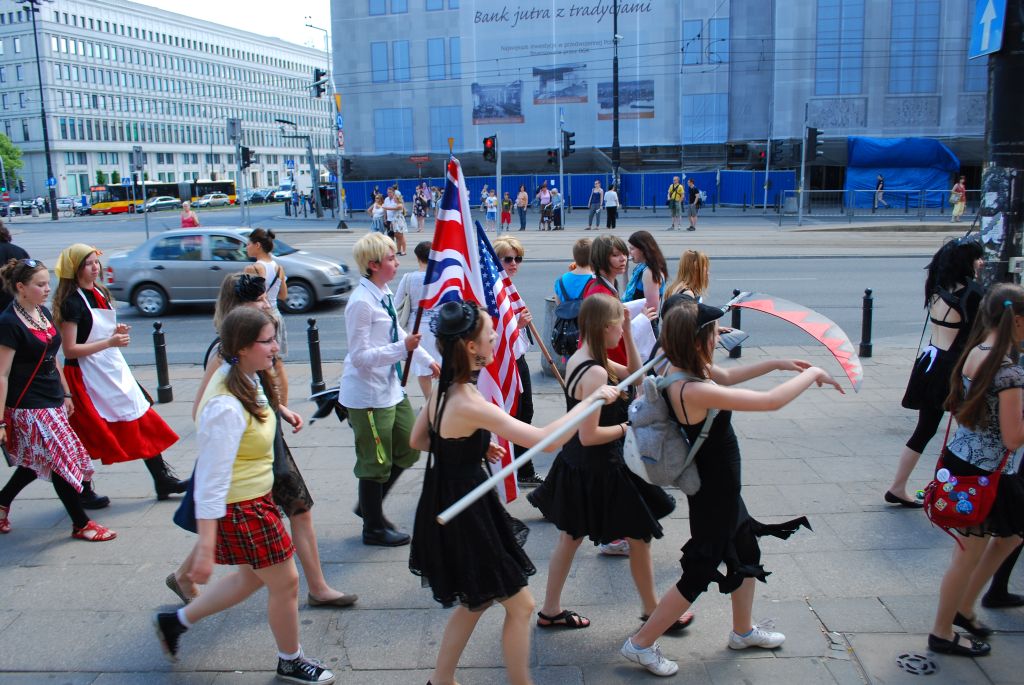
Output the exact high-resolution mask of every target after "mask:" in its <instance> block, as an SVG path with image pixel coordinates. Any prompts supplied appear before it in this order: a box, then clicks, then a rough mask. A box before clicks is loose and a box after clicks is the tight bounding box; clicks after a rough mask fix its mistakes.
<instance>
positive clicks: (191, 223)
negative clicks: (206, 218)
mask: <svg viewBox="0 0 1024 685" xmlns="http://www.w3.org/2000/svg"><path fill="white" fill-rule="evenodd" d="M181 227H182V228H199V217H198V216H196V213H195V210H194V209H192V203H191V202H189V201H188V200H186V201H185V202H182V203H181Z"/></svg>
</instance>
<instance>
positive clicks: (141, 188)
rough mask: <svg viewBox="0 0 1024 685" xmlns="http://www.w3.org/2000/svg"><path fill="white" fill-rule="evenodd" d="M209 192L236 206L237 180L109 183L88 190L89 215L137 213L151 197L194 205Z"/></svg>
mask: <svg viewBox="0 0 1024 685" xmlns="http://www.w3.org/2000/svg"><path fill="white" fill-rule="evenodd" d="M207 193H224V194H225V195H227V196H228V198H229V199H230V201H231V204H235V202H237V200H238V196H237V195H236V193H235V182H234V181H210V180H204V179H200V180H197V181H181V182H178V183H159V182H155V181H146V182H145V183H144V184H142V185H140V184H138V183H136V184H135V185H134V186H131V185H115V184H112V183H108V184H106V185H102V186H90V187H89V195H90V197H89V213H90V214H124V213H130V212H134V211H135V210H136V209H137V208H138V207H139V205H141V204H142V203H143V202H145V201H146V200H147V199H149V198H151V197H157V196H161V195H169V196H171V197H175V198H178V199H179V200H182V201H183V202H184V201H189V202H195V201H196V200H198V199H199V198H201V197H202V196H203V195H206V194H207Z"/></svg>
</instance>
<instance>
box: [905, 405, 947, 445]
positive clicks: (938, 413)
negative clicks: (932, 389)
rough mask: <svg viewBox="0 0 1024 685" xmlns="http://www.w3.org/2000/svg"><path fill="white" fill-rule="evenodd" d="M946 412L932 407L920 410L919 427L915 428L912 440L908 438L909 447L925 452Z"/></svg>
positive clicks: (918, 415)
mask: <svg viewBox="0 0 1024 685" xmlns="http://www.w3.org/2000/svg"><path fill="white" fill-rule="evenodd" d="M945 413H946V412H945V411H944V410H942V409H933V408H931V407H926V408H924V409H920V410H918V412H917V427H916V428H914V434H913V435H911V436H910V440H907V447H909V448H910V449H912V450H914V451H915V452H917V453H918V454H922V453H924V448H925V447H927V446H928V441H929V440H931V439H932V438H933V437H935V434H936V433H937V432H938V430H939V424H941V423H942V416H943V414H945Z"/></svg>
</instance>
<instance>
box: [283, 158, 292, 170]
mask: <svg viewBox="0 0 1024 685" xmlns="http://www.w3.org/2000/svg"><path fill="white" fill-rule="evenodd" d="M284 168H285V169H294V168H295V160H294V159H286V160H284Z"/></svg>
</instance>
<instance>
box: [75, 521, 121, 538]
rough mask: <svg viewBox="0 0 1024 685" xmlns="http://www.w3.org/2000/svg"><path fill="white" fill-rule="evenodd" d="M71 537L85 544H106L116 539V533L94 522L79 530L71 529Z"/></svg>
mask: <svg viewBox="0 0 1024 685" xmlns="http://www.w3.org/2000/svg"><path fill="white" fill-rule="evenodd" d="M71 537H73V538H75V539H77V540H85V541H86V542H106V541H108V540H113V539H114V538H116V537H117V533H115V532H114V531H112V530H110V529H109V528H106V527H104V526H101V525H100V524H98V523H96V522H95V521H89V523H87V524H85V525H84V526H83V527H81V528H72V529H71Z"/></svg>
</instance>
